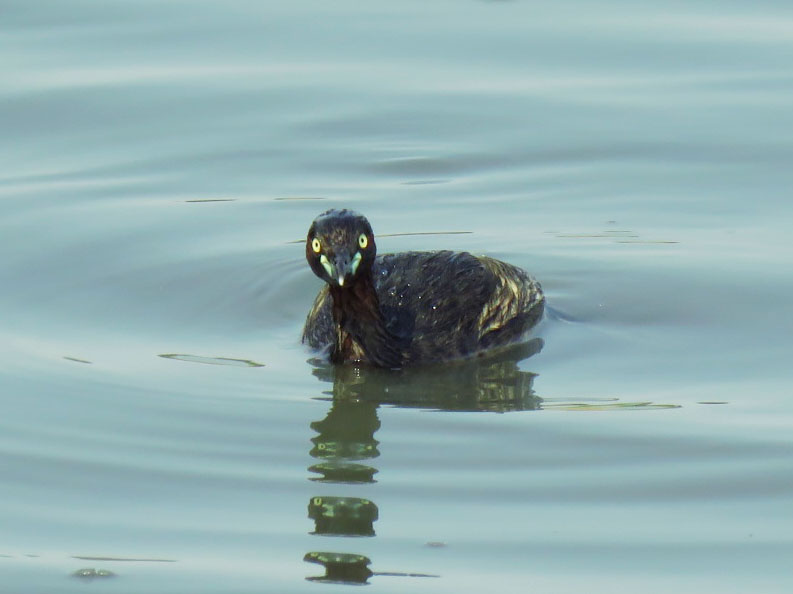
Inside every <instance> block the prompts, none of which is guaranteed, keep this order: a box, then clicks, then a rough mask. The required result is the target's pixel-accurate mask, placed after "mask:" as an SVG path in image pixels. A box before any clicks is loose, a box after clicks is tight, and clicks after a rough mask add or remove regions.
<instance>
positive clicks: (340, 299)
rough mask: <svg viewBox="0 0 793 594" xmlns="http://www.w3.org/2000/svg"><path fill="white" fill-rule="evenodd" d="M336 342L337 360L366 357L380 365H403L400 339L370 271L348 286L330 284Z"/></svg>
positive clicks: (334, 352) (367, 359) (333, 353)
mask: <svg viewBox="0 0 793 594" xmlns="http://www.w3.org/2000/svg"><path fill="white" fill-rule="evenodd" d="M330 295H331V297H332V298H333V321H334V325H335V327H336V345H335V348H334V350H333V352H332V353H331V359H333V360H334V361H335V362H341V361H347V360H364V361H368V362H370V363H374V364H375V365H379V366H381V367H401V366H402V362H403V361H402V350H401V348H400V344H399V343H400V341H399V340H398V339H396V337H394V336H393V335H392V334H391V332H390V331H389V330H388V328H387V327H386V324H385V320H384V318H383V314H382V312H381V311H380V300H379V298H378V297H377V290H376V289H375V286H374V279H373V278H372V274H371V272H368V273H367V274H361V275H360V276H359V277H358V278H356V279H355V281H354V282H353V283H352V284H350V285H349V286H346V287H337V286H331V287H330Z"/></svg>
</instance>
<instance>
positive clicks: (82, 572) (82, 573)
mask: <svg viewBox="0 0 793 594" xmlns="http://www.w3.org/2000/svg"><path fill="white" fill-rule="evenodd" d="M115 575H116V574H115V573H113V572H112V571H109V570H107V569H95V568H93V567H83V568H82V569H78V570H77V571H75V572H74V573H73V574H72V576H74V577H78V578H83V579H88V580H92V579H94V578H110V577H115Z"/></svg>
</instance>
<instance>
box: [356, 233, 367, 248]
mask: <svg viewBox="0 0 793 594" xmlns="http://www.w3.org/2000/svg"><path fill="white" fill-rule="evenodd" d="M358 245H359V246H361V248H362V249H363V248H365V247H366V246H367V245H369V238H368V237H366V233H361V234H360V235H359V236H358Z"/></svg>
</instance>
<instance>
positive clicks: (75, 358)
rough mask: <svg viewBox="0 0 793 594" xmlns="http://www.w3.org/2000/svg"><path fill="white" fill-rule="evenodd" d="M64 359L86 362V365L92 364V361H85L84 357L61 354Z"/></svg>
mask: <svg viewBox="0 0 793 594" xmlns="http://www.w3.org/2000/svg"><path fill="white" fill-rule="evenodd" d="M63 358H64V359H66V360H67V361H74V362H75V363H86V364H87V365H93V363H94V362H93V361H86V360H85V359H78V358H77V357H69V356H68V355H64V356H63Z"/></svg>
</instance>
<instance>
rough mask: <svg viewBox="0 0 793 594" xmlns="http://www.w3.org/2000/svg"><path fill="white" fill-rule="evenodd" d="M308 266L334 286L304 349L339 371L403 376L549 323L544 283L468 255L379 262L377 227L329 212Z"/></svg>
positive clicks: (410, 255)
mask: <svg viewBox="0 0 793 594" xmlns="http://www.w3.org/2000/svg"><path fill="white" fill-rule="evenodd" d="M306 260H308V264H309V266H311V270H313V271H314V274H316V275H317V276H318V277H319V278H321V279H322V280H324V281H325V282H326V283H327V284H326V286H325V287H323V288H322V289H321V290H320V292H319V294H318V295H317V298H316V300H315V301H314V306H313V307H312V308H311V311H310V312H309V314H308V317H307V318H306V324H305V327H304V328H303V342H304V343H307V344H308V345H309V346H311V347H314V348H328V349H329V354H330V360H331V361H332V362H334V363H343V362H352V361H359V362H364V363H369V364H371V365H375V366H377V367H387V368H401V367H407V366H413V365H421V364H427V363H435V362H440V361H450V360H454V359H460V358H463V357H468V356H471V355H474V354H477V353H481V352H484V351H486V350H489V349H494V348H497V347H500V346H505V345H508V344H511V343H514V342H516V341H519V340H521V339H522V338H524V337H525V336H526V334H527V332H528V331H529V330H530V329H531V328H532V327H533V326H534V325H535V324H536V323H537V322H538V321H539V319H540V318H541V317H542V312H543V309H544V305H545V297H544V296H543V293H542V289H541V288H540V284H539V283H538V282H537V281H536V280H534V279H533V278H532V277H531V276H529V275H528V274H527V273H526V272H524V271H523V270H521V269H520V268H517V267H515V266H512V265H511V264H507V263H505V262H501V261H499V260H495V259H493V258H488V257H486V256H473V255H471V254H469V253H468V252H450V251H439V252H403V253H399V254H383V255H380V256H378V255H377V248H376V245H375V238H374V234H373V233H372V227H371V225H370V224H369V221H368V220H367V219H366V217H364V216H363V215H360V214H358V213H357V212H354V211H351V210H346V209H345V210H329V211H327V212H324V213H322V214H321V215H319V216H318V217H317V218H316V219H315V220H314V222H313V223H312V224H311V228H310V229H309V230H308V236H307V237H306Z"/></svg>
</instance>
